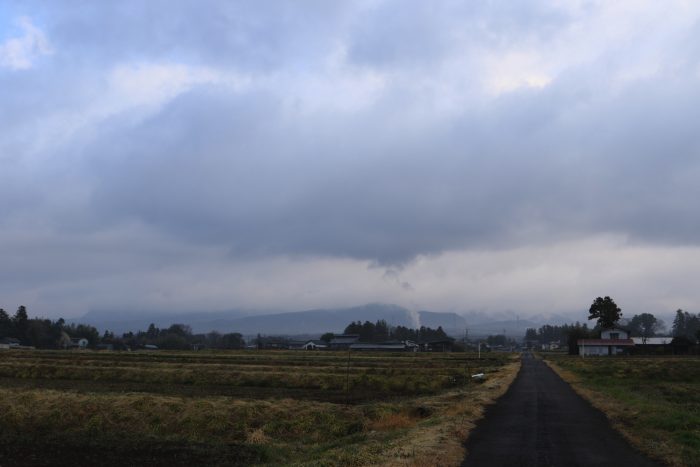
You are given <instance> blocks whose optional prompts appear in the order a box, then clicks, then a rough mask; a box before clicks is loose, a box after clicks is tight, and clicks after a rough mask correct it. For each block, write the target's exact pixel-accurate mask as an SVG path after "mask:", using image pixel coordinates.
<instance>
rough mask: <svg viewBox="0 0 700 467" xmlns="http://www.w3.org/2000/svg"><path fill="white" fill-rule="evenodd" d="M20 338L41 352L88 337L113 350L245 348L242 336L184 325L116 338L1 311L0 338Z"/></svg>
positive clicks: (24, 311)
mask: <svg viewBox="0 0 700 467" xmlns="http://www.w3.org/2000/svg"><path fill="white" fill-rule="evenodd" d="M8 337H10V338H15V339H18V340H19V342H20V344H21V345H27V346H33V347H37V348H40V349H56V348H60V347H61V346H62V345H63V344H64V343H65V342H66V340H68V341H69V340H70V339H71V338H85V339H87V340H88V342H89V346H90V347H96V346H97V345H99V344H111V345H112V346H114V348H126V347H130V348H140V347H143V346H145V345H149V344H150V345H156V346H158V347H159V348H162V349H189V348H192V346H193V345H194V346H203V347H207V348H213V349H241V348H244V347H245V341H244V340H243V336H241V334H239V333H229V334H221V333H218V332H215V331H212V332H210V333H207V334H194V333H192V329H191V328H190V327H189V326H187V325H185V324H173V325H172V326H170V327H168V328H165V329H158V328H157V327H156V326H155V325H154V324H151V325H150V326H149V327H148V329H147V330H146V331H138V332H136V333H134V332H127V333H124V334H122V335H121V336H115V335H114V333H112V332H110V331H105V332H104V334H103V335H102V336H100V334H99V332H98V330H97V329H96V328H95V327H93V326H89V325H86V324H74V323H73V324H66V322H65V320H64V319H63V318H59V319H58V320H56V321H52V320H50V319H42V318H29V316H28V314H27V308H26V307H24V306H20V307H19V308H18V309H17V312H16V313H15V314H14V315H13V316H10V315H9V314H8V313H7V312H6V311H5V310H3V309H2V308H0V339H4V338H8Z"/></svg>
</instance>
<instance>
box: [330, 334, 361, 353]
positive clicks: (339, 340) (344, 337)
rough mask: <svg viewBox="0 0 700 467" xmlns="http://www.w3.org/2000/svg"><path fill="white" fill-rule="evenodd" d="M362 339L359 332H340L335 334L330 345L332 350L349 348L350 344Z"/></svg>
mask: <svg viewBox="0 0 700 467" xmlns="http://www.w3.org/2000/svg"><path fill="white" fill-rule="evenodd" d="M359 340H360V335H359V334H340V335H337V336H333V339H331V341H330V343H329V344H328V346H329V347H330V349H331V350H347V349H349V348H350V346H351V345H352V344H354V343H356V342H358V341H359Z"/></svg>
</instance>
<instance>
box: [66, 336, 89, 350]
mask: <svg viewBox="0 0 700 467" xmlns="http://www.w3.org/2000/svg"><path fill="white" fill-rule="evenodd" d="M87 346H88V340H87V339H85V338H84V337H74V338H72V339H71V340H70V347H71V348H73V349H81V350H82V349H87Z"/></svg>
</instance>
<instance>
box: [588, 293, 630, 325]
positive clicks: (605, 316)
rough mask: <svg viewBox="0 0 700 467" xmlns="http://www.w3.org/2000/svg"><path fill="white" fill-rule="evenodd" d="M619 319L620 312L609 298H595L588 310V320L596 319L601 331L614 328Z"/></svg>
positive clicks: (620, 316)
mask: <svg viewBox="0 0 700 467" xmlns="http://www.w3.org/2000/svg"><path fill="white" fill-rule="evenodd" d="M620 318H622V310H621V309H620V307H618V306H617V304H616V303H615V302H614V301H613V299H612V298H610V297H605V298H601V297H598V298H596V299H595V300H593V304H592V305H591V308H590V309H589V310H588V319H589V320H591V319H596V320H597V323H598V325H599V326H600V327H601V328H603V329H605V328H612V327H615V325H616V324H617V322H618V321H620Z"/></svg>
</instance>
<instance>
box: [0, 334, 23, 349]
mask: <svg viewBox="0 0 700 467" xmlns="http://www.w3.org/2000/svg"><path fill="white" fill-rule="evenodd" d="M19 346H20V345H19V339H15V338H14V337H5V338H4V339H0V349H5V350H9V349H14V348H17V347H19Z"/></svg>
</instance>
